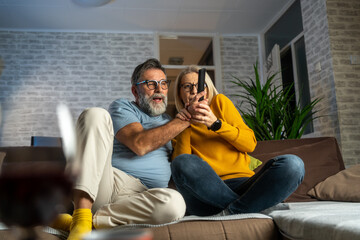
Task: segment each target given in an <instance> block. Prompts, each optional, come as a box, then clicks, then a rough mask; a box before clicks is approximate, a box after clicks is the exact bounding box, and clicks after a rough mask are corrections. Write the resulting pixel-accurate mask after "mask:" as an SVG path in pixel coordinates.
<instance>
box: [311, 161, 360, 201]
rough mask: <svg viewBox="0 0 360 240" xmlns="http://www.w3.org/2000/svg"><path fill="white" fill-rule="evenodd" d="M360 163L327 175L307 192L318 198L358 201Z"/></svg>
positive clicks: (359, 195) (359, 199)
mask: <svg viewBox="0 0 360 240" xmlns="http://www.w3.org/2000/svg"><path fill="white" fill-rule="evenodd" d="M359 189H360V164H358V165H355V166H353V167H350V168H347V169H345V170H342V171H341V172H338V173H337V174H335V175H333V176H330V177H328V178H327V179H325V180H324V181H322V182H320V183H318V184H317V185H316V186H315V187H314V188H312V189H310V191H309V192H308V194H309V195H310V196H312V197H315V198H317V199H319V200H331V201H345V202H360V191H359Z"/></svg>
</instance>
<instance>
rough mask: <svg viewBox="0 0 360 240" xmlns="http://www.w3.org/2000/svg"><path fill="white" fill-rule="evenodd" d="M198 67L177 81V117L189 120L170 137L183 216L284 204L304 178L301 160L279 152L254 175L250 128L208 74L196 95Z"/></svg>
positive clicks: (255, 209)
mask: <svg viewBox="0 0 360 240" xmlns="http://www.w3.org/2000/svg"><path fill="white" fill-rule="evenodd" d="M199 69H200V68H199V67H197V66H190V67H188V68H186V69H185V70H183V71H182V72H181V73H180V74H179V76H178V77H177V79H176V82H175V92H176V93H175V104H176V108H177V110H178V112H179V113H178V114H177V115H176V117H177V118H179V119H181V120H183V121H190V123H191V125H190V127H189V128H187V129H186V130H184V131H183V132H182V133H181V134H179V135H178V136H177V137H176V138H175V139H174V141H173V143H174V152H173V155H172V164H171V171H172V177H173V180H174V183H175V185H176V187H177V189H178V190H179V191H180V193H181V194H182V195H183V197H184V199H185V202H186V206H187V214H188V215H189V214H190V215H199V216H208V215H214V214H218V213H219V214H220V215H228V214H237V213H250V212H260V211H262V210H264V209H266V208H269V207H271V206H274V205H276V204H278V203H280V202H282V201H283V200H285V199H286V198H287V197H288V196H289V195H290V194H291V193H292V192H294V191H295V190H296V188H297V187H298V185H299V184H300V183H301V182H302V180H303V177H304V174H305V170H304V164H303V162H302V160H301V159H300V158H299V157H297V156H295V155H282V156H278V157H275V158H273V159H271V160H270V161H268V162H267V163H266V164H265V165H264V166H263V167H262V169H261V170H260V171H259V172H258V173H256V174H255V173H254V171H252V170H251V169H250V167H249V164H250V157H249V155H248V154H247V153H248V152H252V151H253V150H254V149H255V147H256V143H257V142H256V139H255V135H254V132H253V131H252V130H251V129H250V128H249V127H248V126H247V125H246V124H245V123H244V121H243V120H242V118H241V116H240V114H239V112H238V111H237V109H236V107H235V106H234V104H233V103H232V102H231V101H230V99H228V98H227V97H226V96H225V95H223V94H219V93H218V92H217V90H216V88H215V86H214V84H213V83H212V80H211V79H210V77H209V75H208V74H206V77H205V84H206V87H205V91H204V92H202V93H199V94H198V93H197V82H198V72H199ZM202 96H204V100H202V101H200V102H199V99H200V98H201V97H202Z"/></svg>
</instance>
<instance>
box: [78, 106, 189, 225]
mask: <svg viewBox="0 0 360 240" xmlns="http://www.w3.org/2000/svg"><path fill="white" fill-rule="evenodd" d="M76 131H77V137H78V139H77V140H78V149H77V156H76V158H75V160H77V161H81V165H82V168H81V170H80V172H79V175H78V177H77V181H76V184H75V187H74V188H75V189H78V190H82V191H84V192H86V193H88V194H89V196H90V197H91V198H92V199H93V201H94V204H93V207H92V212H93V213H95V214H94V217H93V224H94V227H95V228H110V227H115V226H118V225H124V224H162V223H167V222H171V221H175V220H178V219H180V218H182V217H183V216H184V214H185V201H184V199H183V198H182V196H181V194H180V193H179V192H177V191H175V190H173V189H169V188H152V189H148V188H147V187H146V186H145V185H143V184H142V183H141V182H140V180H139V179H137V178H134V177H132V176H131V175H128V174H126V173H125V172H123V171H121V170H119V169H116V168H114V167H112V165H111V157H112V150H113V141H114V130H113V124H112V120H111V117H110V114H109V113H108V112H107V111H106V110H105V109H102V108H89V109H86V110H85V111H84V112H83V113H82V114H81V115H80V116H79V119H78V122H77V126H76Z"/></svg>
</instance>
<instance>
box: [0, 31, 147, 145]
mask: <svg viewBox="0 0 360 240" xmlns="http://www.w3.org/2000/svg"><path fill="white" fill-rule="evenodd" d="M153 53H154V38H153V35H152V34H118V33H54V32H48V33H46V32H0V58H1V61H0V63H1V64H0V102H1V103H2V108H3V124H2V125H1V129H0V130H1V131H0V145H1V146H21V145H24V146H26V145H29V144H30V136H32V135H46V136H59V131H58V129H57V122H56V115H55V111H56V105H57V103H58V102H64V103H66V104H68V105H69V106H70V108H71V111H72V114H73V116H74V120H75V119H76V118H77V117H78V115H79V114H80V113H81V111H82V110H83V109H84V108H87V107H92V106H98V107H103V108H108V105H109V104H110V102H111V101H113V100H114V99H116V98H118V97H125V98H128V99H132V94H131V91H130V87H131V84H130V77H131V74H132V71H133V69H134V68H135V66H136V65H137V64H139V63H141V62H143V61H144V60H146V59H147V58H150V57H153Z"/></svg>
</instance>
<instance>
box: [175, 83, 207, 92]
mask: <svg viewBox="0 0 360 240" xmlns="http://www.w3.org/2000/svg"><path fill="white" fill-rule="evenodd" d="M204 85H205V87H207V86H206V83H205V84H204ZM197 86H198V84H197V83H184V84H181V85H180V87H182V88H183V89H184V91H185V92H191V91H192V90H193V88H194V87H196V88H197Z"/></svg>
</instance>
